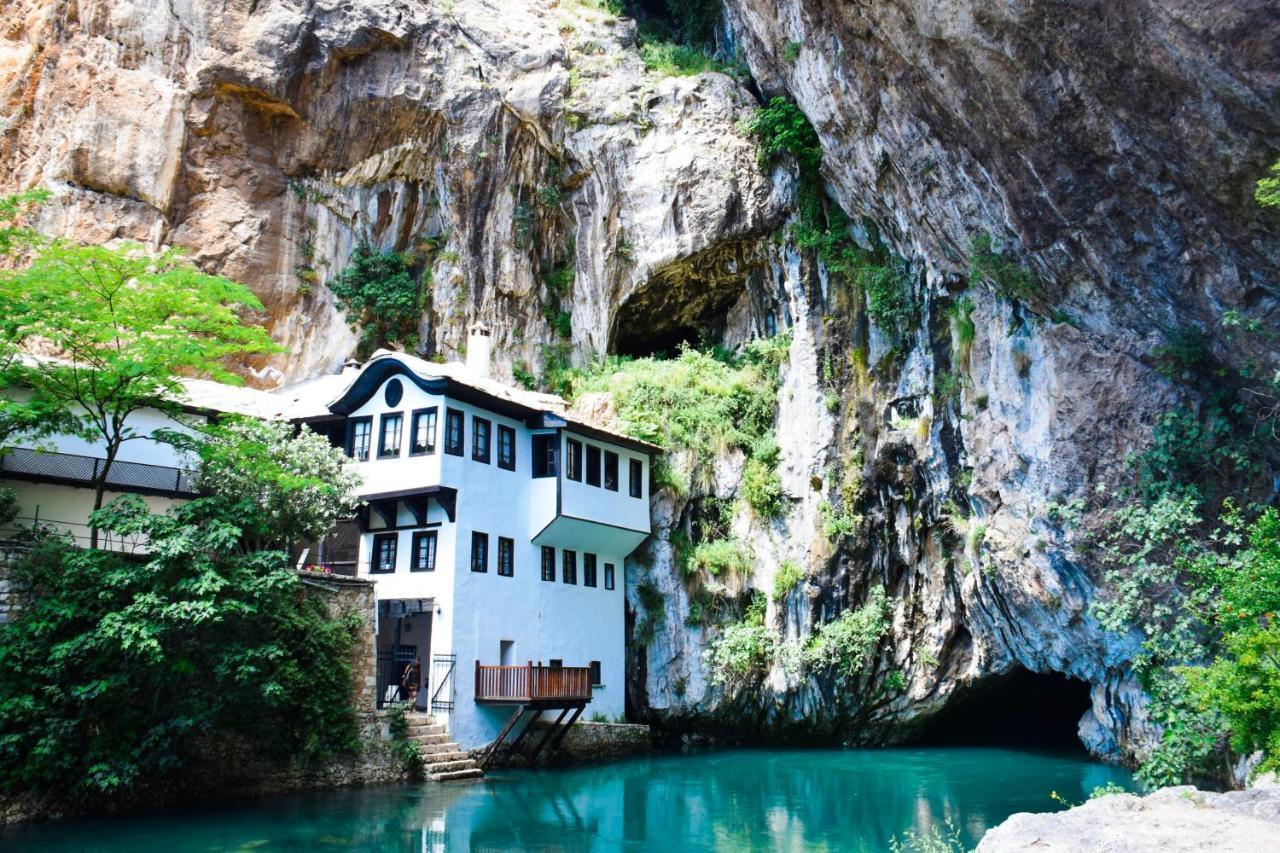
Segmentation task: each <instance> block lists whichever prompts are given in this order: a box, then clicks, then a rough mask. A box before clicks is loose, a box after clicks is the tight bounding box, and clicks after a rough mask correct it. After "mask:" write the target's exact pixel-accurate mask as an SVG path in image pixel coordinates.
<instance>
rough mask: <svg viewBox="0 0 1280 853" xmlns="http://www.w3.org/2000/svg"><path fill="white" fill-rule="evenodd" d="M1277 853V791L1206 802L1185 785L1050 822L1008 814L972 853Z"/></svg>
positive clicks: (1270, 788)
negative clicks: (1207, 852)
mask: <svg viewBox="0 0 1280 853" xmlns="http://www.w3.org/2000/svg"><path fill="white" fill-rule="evenodd" d="M1276 849H1280V785H1274V784H1270V785H1265V786H1260V787H1256V788H1252V789H1250V790H1247V791H1232V792H1229V793H1226V794H1214V793H1209V792H1206V791H1200V790H1197V789H1196V788H1193V787H1191V786H1189V785H1187V786H1182V787H1177V788H1161V789H1160V790H1158V791H1156V792H1154V793H1152V794H1149V795H1147V796H1145V797H1139V796H1135V795H1133V794H1114V795H1111V796H1106V797H1099V798H1098V799H1096V800H1090V801H1089V802H1087V803H1085V804H1084V805H1081V806H1076V807H1075V808H1073V809H1069V810H1068V811H1065V812H1059V813H1057V814H1028V813H1023V814H1016V815H1013V816H1012V817H1010V818H1009V819H1008V820H1006V821H1005V822H1004V823H1002V824H1000V825H999V826H997V827H995V828H994V829H992V830H991V831H989V832H988V833H987V834H986V835H984V836H983V837H982V841H981V842H980V843H979V844H978V847H977V851H976V853H1003V851H1009V850H1035V851H1037V853H1054V851H1068V850H1071V851H1076V850H1089V851H1124V853H1146V851H1160V853H1178V851H1191V850H1196V851H1200V850H1213V851H1217V853H1234V851H1239V853H1257V852H1258V851H1263V850H1276Z"/></svg>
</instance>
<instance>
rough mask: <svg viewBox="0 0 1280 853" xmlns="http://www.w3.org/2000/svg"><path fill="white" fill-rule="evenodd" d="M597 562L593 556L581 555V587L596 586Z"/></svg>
mask: <svg viewBox="0 0 1280 853" xmlns="http://www.w3.org/2000/svg"><path fill="white" fill-rule="evenodd" d="M597 562H598V561H597V559H596V555H595V554H586V553H584V554H583V555H582V585H583V586H590V587H594V586H596V580H597V579H598V578H597V575H598V574H599V573H598V571H597V569H596V564H597Z"/></svg>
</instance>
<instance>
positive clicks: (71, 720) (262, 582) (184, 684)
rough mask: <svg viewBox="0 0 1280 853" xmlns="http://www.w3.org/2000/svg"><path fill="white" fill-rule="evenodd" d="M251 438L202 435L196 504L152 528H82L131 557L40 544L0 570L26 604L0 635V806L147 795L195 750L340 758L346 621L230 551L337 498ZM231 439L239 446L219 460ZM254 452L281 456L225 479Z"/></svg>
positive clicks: (323, 482)
mask: <svg viewBox="0 0 1280 853" xmlns="http://www.w3.org/2000/svg"><path fill="white" fill-rule="evenodd" d="M258 429H259V428H255V427H248V426H243V427H237V428H236V430H239V432H237V431H234V430H232V431H227V430H221V431H217V432H216V434H215V438H214V439H213V440H212V442H211V443H212V444H213V445H214V446H213V447H212V448H211V449H209V450H208V451H207V452H206V453H204V454H202V456H203V457H204V458H205V459H206V460H207V461H206V464H205V470H203V471H202V482H204V483H206V485H208V486H210V487H212V488H213V489H215V491H213V492H212V493H211V494H208V495H205V496H202V497H200V498H197V499H195V500H193V501H190V502H188V503H186V504H183V505H180V506H178V507H176V508H174V509H171V510H170V511H169V512H168V513H166V514H163V515H154V514H151V513H150V512H149V511H148V510H147V508H146V506H145V505H144V504H143V503H142V502H141V501H140V500H139V499H137V498H136V497H123V498H119V499H117V500H116V501H113V502H112V503H111V504H110V505H108V506H107V507H106V508H104V509H103V510H101V511H100V512H98V513H97V514H96V517H95V519H94V524H95V525H96V526H98V527H100V528H103V529H106V530H111V531H113V532H116V533H119V534H121V535H122V536H144V537H146V539H147V540H148V541H149V542H150V551H149V553H148V554H145V555H140V556H132V555H124V554H119V553H115V552H110V551H105V550H96V549H89V550H79V549H74V548H71V547H68V546H67V544H66V543H64V542H62V541H60V540H57V539H44V540H40V541H38V543H37V547H36V548H35V549H34V551H33V552H32V555H31V557H30V558H29V559H27V560H24V561H22V562H21V563H20V564H19V565H18V566H16V567H15V568H14V569H13V570H12V572H13V580H14V581H16V583H17V584H18V585H19V587H20V588H22V589H24V590H26V591H27V593H28V595H27V596H26V599H25V602H24V606H23V607H22V608H21V609H20V610H19V611H18V612H17V614H16V616H15V618H13V619H12V620H11V621H9V622H6V623H4V624H0V790H3V791H5V792H8V793H17V792H34V793H39V794H51V795H54V796H69V795H70V796H85V797H110V796H112V795H116V794H120V793H123V792H126V791H128V790H130V789H135V788H138V787H141V786H145V785H153V786H156V785H161V784H163V783H164V782H165V781H166V780H167V779H169V778H170V777H172V776H173V775H174V774H176V773H178V772H180V771H181V770H182V769H183V768H184V767H185V766H186V765H187V764H188V763H189V762H190V761H192V760H193V759H195V758H198V757H199V755H200V749H199V744H200V742H201V739H202V738H207V737H210V736H212V737H214V738H215V739H227V738H231V739H235V740H238V741H242V742H247V744H248V745H249V746H250V747H251V748H252V749H254V750H255V751H258V752H261V753H264V754H267V755H271V756H278V757H280V758H286V757H295V756H303V757H308V756H314V757H320V756H324V755H328V754H333V753H335V752H340V751H344V750H347V749H350V748H352V747H354V746H355V744H356V742H357V741H356V728H355V716H354V709H353V707H352V696H351V668H350V650H351V646H352V641H353V637H354V632H355V630H356V628H357V627H358V620H357V619H356V617H355V616H354V615H351V616H348V617H342V618H338V619H335V618H333V617H332V616H331V615H330V613H329V612H328V610H327V608H326V607H325V605H324V602H323V601H321V600H319V599H318V598H317V596H316V595H314V594H309V593H308V592H307V591H306V590H305V589H304V587H303V586H302V584H301V581H300V580H299V577H298V575H297V573H296V572H294V571H292V570H291V568H290V566H289V564H288V559H287V555H286V554H285V553H284V552H283V551H279V550H259V549H255V548H253V547H251V546H250V545H249V543H248V542H247V539H246V537H249V538H258V537H260V531H261V529H262V525H263V524H264V519H265V520H267V521H269V523H271V524H275V525H278V530H277V531H276V537H275V538H277V539H279V540H280V541H282V542H283V541H289V540H291V539H295V538H298V537H301V536H306V535H310V534H312V533H314V532H315V529H316V527H317V526H318V525H319V524H320V523H321V520H323V519H326V518H331V517H334V516H335V515H337V514H340V513H342V512H343V511H344V510H345V508H346V506H347V505H348V502H349V500H350V497H349V495H347V494H345V493H343V492H341V490H340V489H334V488H330V487H329V486H330V485H331V484H330V483H329V478H330V476H331V475H332V473H333V469H332V466H331V464H330V461H331V460H329V459H327V458H321V459H319V460H318V461H316V462H314V463H308V464H302V463H299V461H298V460H299V459H314V458H315V456H316V454H315V452H314V451H315V448H314V447H313V446H312V445H313V442H312V440H311V438H309V437H307V436H306V435H303V436H299V437H298V438H296V439H290V440H284V441H280V440H278V436H277V432H276V430H274V428H267V427H262V428H260V431H258V432H255V430H258ZM237 435H247V436H248V438H247V439H246V441H245V443H244V445H243V446H240V447H236V448H232V447H231V445H232V443H233V442H234V441H235V440H236V438H235V437H236V436H237ZM264 437H265V443H267V444H269V445H270V446H272V447H275V448H278V449H279V450H281V451H282V452H279V453H276V452H273V453H271V454H269V455H268V458H266V459H254V461H253V464H252V465H251V467H250V468H249V470H247V471H245V472H243V473H241V474H238V475H236V476H234V477H232V476H227V475H226V473H227V472H226V471H225V465H226V464H227V463H228V462H229V461H230V460H235V459H239V460H249V459H251V458H253V457H254V456H255V453H256V451H257V449H259V447H260V446H261V445H262V444H263V443H264ZM290 449H296V450H297V451H298V453H297V454H293V455H290V454H289V453H288V451H289V450H290ZM345 466H346V463H343V464H342V465H341V466H339V468H340V470H339V472H338V473H339V482H347V479H346V471H345ZM246 493H247V494H248V495H251V496H252V498H251V499H246ZM264 508H265V509H264Z"/></svg>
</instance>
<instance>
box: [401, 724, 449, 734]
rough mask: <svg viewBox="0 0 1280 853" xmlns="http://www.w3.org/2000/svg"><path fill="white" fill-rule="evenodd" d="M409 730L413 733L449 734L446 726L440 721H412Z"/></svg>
mask: <svg viewBox="0 0 1280 853" xmlns="http://www.w3.org/2000/svg"><path fill="white" fill-rule="evenodd" d="M407 731H408V732H409V734H411V735H442V734H447V732H446V730H445V727H444V726H442V725H440V724H439V723H410V724H409V725H408V727H407Z"/></svg>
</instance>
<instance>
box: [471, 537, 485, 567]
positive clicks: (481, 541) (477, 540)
mask: <svg viewBox="0 0 1280 853" xmlns="http://www.w3.org/2000/svg"><path fill="white" fill-rule="evenodd" d="M477 545H478V546H480V547H479V550H477V549H476V546H477ZM477 555H478V556H479V557H480V560H479V562H478V563H477V561H476V557H477ZM477 566H479V568H477ZM471 571H473V572H475V573H476V574H478V575H483V574H488V572H489V534H488V533H481V532H480V531H479V530H473V531H471Z"/></svg>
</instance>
